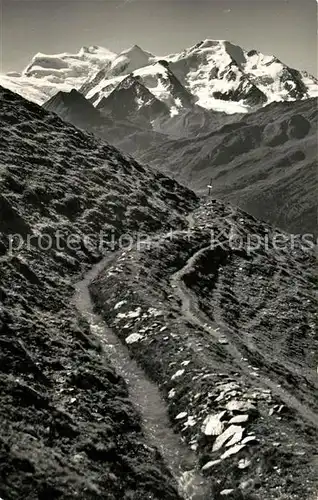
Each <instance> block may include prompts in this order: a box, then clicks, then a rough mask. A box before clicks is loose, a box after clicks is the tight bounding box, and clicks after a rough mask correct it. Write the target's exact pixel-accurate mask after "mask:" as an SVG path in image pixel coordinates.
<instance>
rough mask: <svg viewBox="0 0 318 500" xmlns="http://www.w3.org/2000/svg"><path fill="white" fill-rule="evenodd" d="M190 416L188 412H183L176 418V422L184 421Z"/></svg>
mask: <svg viewBox="0 0 318 500" xmlns="http://www.w3.org/2000/svg"><path fill="white" fill-rule="evenodd" d="M187 416H188V414H187V412H186V411H182V412H181V413H179V415H177V416H176V418H175V420H182V419H183V418H186V417H187Z"/></svg>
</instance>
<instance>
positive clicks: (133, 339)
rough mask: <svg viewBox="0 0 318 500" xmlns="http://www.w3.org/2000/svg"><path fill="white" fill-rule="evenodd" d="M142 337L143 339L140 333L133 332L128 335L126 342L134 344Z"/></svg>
mask: <svg viewBox="0 0 318 500" xmlns="http://www.w3.org/2000/svg"><path fill="white" fill-rule="evenodd" d="M141 339H143V336H142V335H139V333H132V334H131V335H129V336H128V337H126V339H125V342H126V344H134V343H135V342H139V340H141Z"/></svg>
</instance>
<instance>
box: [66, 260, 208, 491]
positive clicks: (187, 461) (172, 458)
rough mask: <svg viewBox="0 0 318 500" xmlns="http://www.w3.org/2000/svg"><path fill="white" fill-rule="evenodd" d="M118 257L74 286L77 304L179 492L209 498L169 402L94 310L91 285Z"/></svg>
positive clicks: (205, 483) (96, 267) (203, 480)
mask: <svg viewBox="0 0 318 500" xmlns="http://www.w3.org/2000/svg"><path fill="white" fill-rule="evenodd" d="M117 257H118V254H117V253H113V254H111V255H110V256H108V257H106V258H104V259H103V260H102V261H100V262H99V263H98V264H97V265H95V266H94V267H93V268H92V269H91V270H90V271H89V272H88V273H87V274H86V275H85V277H84V279H83V280H82V281H80V282H79V283H77V284H76V285H75V289H76V293H75V297H74V303H75V306H76V308H77V310H78V312H79V313H80V314H81V316H82V317H83V318H85V319H86V321H87V322H88V324H89V326H90V330H91V333H92V334H93V335H95V336H96V337H97V338H98V340H99V342H100V344H101V346H102V349H103V352H104V354H105V356H107V359H108V360H110V362H111V363H112V365H113V366H114V368H115V370H116V372H117V374H118V375H120V376H121V377H122V378H123V379H124V380H125V382H126V383H127V386H128V390H129V396H130V400H131V401H132V403H133V405H134V406H135V407H136V408H137V410H138V412H139V414H140V415H141V418H142V426H143V432H144V435H145V437H146V438H147V440H148V443H149V444H151V445H152V446H154V447H156V448H157V449H158V450H159V451H160V453H161V456H162V457H163V459H164V461H165V463H166V465H167V466H168V468H169V469H170V471H171V473H172V475H173V476H174V478H175V480H176V482H177V483H178V487H179V493H180V495H181V496H182V497H183V498H184V499H185V500H206V499H207V498H209V493H208V491H209V485H208V484H207V482H206V481H205V478H204V477H203V476H202V475H201V474H200V473H199V472H198V471H197V470H196V467H197V458H196V455H195V453H194V452H193V451H191V450H190V448H188V447H187V446H186V445H185V444H183V443H182V442H181V440H180V438H179V436H177V435H176V434H175V433H174V432H173V430H172V428H171V425H170V421H169V417H168V412H167V405H166V403H165V401H164V399H163V397H162V396H161V394H160V391H159V388H158V386H157V385H156V384H155V383H153V382H151V381H150V379H149V378H148V377H147V376H146V374H145V372H144V371H143V369H142V368H140V367H139V366H138V365H137V363H136V362H135V361H134V360H133V359H132V358H131V357H130V354H129V350H128V348H127V347H126V346H125V345H124V344H122V342H121V341H120V340H119V338H118V337H117V336H116V335H115V333H114V332H113V331H112V330H111V329H110V328H108V327H107V325H106V324H105V321H104V320H103V318H102V317H101V316H100V315H98V314H96V313H95V312H94V306H93V302H92V299H91V296H90V292H89V288H88V287H89V285H90V283H91V282H92V281H93V280H94V278H96V277H97V275H98V274H99V273H100V272H101V271H102V270H103V269H107V268H108V267H109V266H110V265H111V264H112V263H113V262H114V261H115V260H116V258H117Z"/></svg>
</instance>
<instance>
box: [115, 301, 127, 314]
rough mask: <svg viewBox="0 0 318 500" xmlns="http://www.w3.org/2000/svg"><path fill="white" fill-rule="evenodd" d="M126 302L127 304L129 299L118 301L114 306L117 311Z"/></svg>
mask: <svg viewBox="0 0 318 500" xmlns="http://www.w3.org/2000/svg"><path fill="white" fill-rule="evenodd" d="M124 304H127V300H121V301H120V302H117V304H116V305H115V307H114V310H115V311H116V310H117V309H120V308H121V307H122V306H123V305H124Z"/></svg>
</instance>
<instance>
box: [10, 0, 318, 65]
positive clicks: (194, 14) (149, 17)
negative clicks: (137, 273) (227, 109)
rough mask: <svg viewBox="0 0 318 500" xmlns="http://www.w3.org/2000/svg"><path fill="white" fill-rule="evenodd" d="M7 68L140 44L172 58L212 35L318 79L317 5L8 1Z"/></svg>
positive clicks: (287, 1)
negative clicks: (87, 48) (43, 57)
mask: <svg viewBox="0 0 318 500" xmlns="http://www.w3.org/2000/svg"><path fill="white" fill-rule="evenodd" d="M0 3H1V25H0V28H1V40H0V42H1V57H0V71H1V72H7V71H21V70H22V69H23V68H24V67H25V66H26V65H27V64H28V62H29V61H30V60H31V58H32V57H33V55H34V54H35V53H37V52H43V53H48V54H54V53H59V52H77V51H78V50H79V49H80V48H81V47H82V46H84V45H102V46H104V47H107V48H108V49H110V50H113V51H115V52H120V51H121V50H124V49H127V48H128V47H130V46H132V45H134V44H137V45H140V46H141V47H142V48H143V49H144V50H148V51H149V52H152V53H154V54H156V55H160V56H164V55H166V54H169V53H173V52H179V51H181V50H183V49H185V48H187V47H190V46H192V45H194V44H196V43H197V42H199V41H201V40H204V39H206V38H211V39H222V40H223V39H226V40H229V41H232V42H234V43H236V44H238V45H241V46H242V47H243V48H246V49H249V50H250V49H257V50H260V51H261V52H263V53H265V54H274V55H276V56H277V57H278V58H279V59H281V60H282V61H283V62H285V63H286V64H288V65H290V66H292V67H295V68H297V69H305V70H307V71H309V72H310V73H312V74H315V75H317V2H316V0H229V1H228V0H0Z"/></svg>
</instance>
